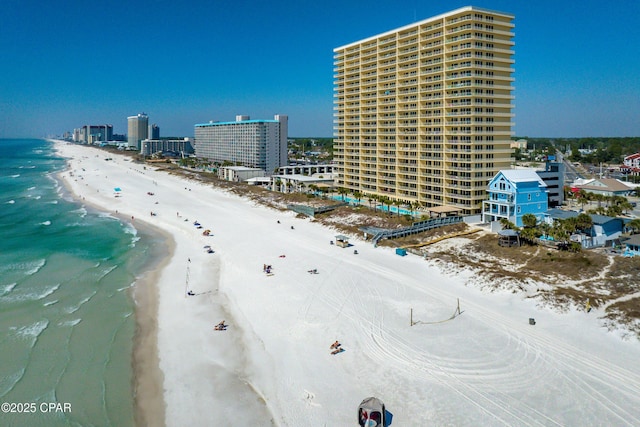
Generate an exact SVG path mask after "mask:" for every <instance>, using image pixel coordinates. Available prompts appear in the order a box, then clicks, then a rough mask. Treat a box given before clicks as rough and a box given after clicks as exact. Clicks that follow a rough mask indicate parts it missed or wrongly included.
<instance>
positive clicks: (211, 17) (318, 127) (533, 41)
mask: <svg viewBox="0 0 640 427" xmlns="http://www.w3.org/2000/svg"><path fill="white" fill-rule="evenodd" d="M467 5H473V6H478V7H483V8H488V9H493V10H497V11H502V12H508V13H512V14H514V15H515V17H516V18H515V25H516V27H515V34H516V37H515V42H516V45H515V52H516V55H515V60H516V63H515V70H516V71H515V75H514V77H515V78H516V81H515V88H516V90H515V97H516V99H515V106H516V108H515V114H516V117H515V120H514V121H515V128H514V131H515V133H516V135H518V136H530V137H533V136H538V137H572V136H575V137H581V136H640V24H639V23H638V17H640V1H638V0H614V1H611V0H609V1H605V0H602V1H600V0H597V1H596V0H583V1H580V2H578V1H563V0H555V1H553V0H540V1H526V0H485V1H476V2H469V1H459V0H396V1H391V0H389V1H382V0H380V1H378V0H368V1H349V0H342V1H337V0H324V1H306V0H296V1H291V0H280V1H274V2H270V1H247V0H239V1H233V2H230V1H203V0H182V1H178V0H171V1H168V0H138V1H121V0H87V1H82V2H79V1H76V0H48V1H42V0H3V1H2V7H1V8H0V22H1V25H0V58H2V62H1V63H0V138H5V137H41V136H45V135H47V134H59V133H62V132H64V131H66V130H72V129H73V128H74V127H80V126H82V125H85V124H100V123H109V124H113V126H114V132H115V133H126V131H127V124H126V117H127V116H129V115H135V114H137V113H140V112H145V113H147V114H148V115H149V121H150V123H156V124H158V126H160V132H161V136H191V135H193V125H194V124H196V123H202V122H207V121H209V120H233V119H234V118H235V115H236V114H245V115H250V116H251V117H252V118H254V119H271V118H273V115H274V114H286V115H288V116H289V136H292V137H295V136H326V137H330V136H332V132H333V131H332V127H333V123H332V121H333V49H334V48H335V47H339V46H342V45H345V44H348V43H351V42H354V41H357V40H360V39H363V38H366V37H369V36H372V35H375V34H378V33H382V32H385V31H388V30H391V29H394V28H397V27H401V26H404V25H407V24H410V23H412V22H415V21H420V20H423V19H426V18H429V17H431V16H434V15H438V14H441V13H444V12H447V11H450V10H453V9H456V8H459V7H463V6H467Z"/></svg>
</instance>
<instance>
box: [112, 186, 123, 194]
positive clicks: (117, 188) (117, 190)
mask: <svg viewBox="0 0 640 427" xmlns="http://www.w3.org/2000/svg"><path fill="white" fill-rule="evenodd" d="M113 191H115V192H116V193H117V192H120V191H122V188H120V187H116V188H114V189H113Z"/></svg>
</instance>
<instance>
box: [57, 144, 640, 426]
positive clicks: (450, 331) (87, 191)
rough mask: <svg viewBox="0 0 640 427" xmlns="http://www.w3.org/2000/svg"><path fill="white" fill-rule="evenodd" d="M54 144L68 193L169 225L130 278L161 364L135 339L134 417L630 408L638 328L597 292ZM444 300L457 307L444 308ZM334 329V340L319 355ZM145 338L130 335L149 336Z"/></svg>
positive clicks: (229, 420) (250, 418)
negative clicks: (496, 288) (507, 278)
mask: <svg viewBox="0 0 640 427" xmlns="http://www.w3.org/2000/svg"><path fill="white" fill-rule="evenodd" d="M56 147H57V149H58V150H59V153H60V155H62V156H64V157H68V158H70V161H69V169H68V170H67V171H66V172H64V173H63V174H62V176H63V178H64V179H65V181H66V182H67V183H68V185H69V187H70V188H71V189H72V191H73V192H74V193H75V194H76V196H77V197H78V198H79V199H80V200H83V201H85V202H86V203H90V204H92V205H94V206H97V207H99V208H100V209H102V210H104V211H106V212H110V213H112V214H114V215H116V211H117V215H119V216H121V217H122V218H124V219H125V220H128V221H132V223H133V224H134V226H136V225H137V224H141V223H148V224H149V225H151V226H153V227H157V228H158V229H160V230H162V231H163V232H165V233H167V234H168V235H170V236H171V239H172V240H173V245H174V247H173V248H172V250H170V252H171V253H172V255H171V257H170V258H169V259H168V260H166V262H164V263H162V264H161V265H160V266H159V269H158V270H157V271H155V272H154V274H152V275H148V276H147V277H146V279H147V283H146V284H145V287H144V289H145V292H149V293H150V294H151V295H146V298H145V301H146V302H144V303H143V304H145V307H147V309H148V310H151V311H150V313H151V314H152V316H151V320H152V321H151V322H148V323H150V324H151V325H147V326H146V327H147V328H150V329H148V330H151V331H154V326H153V323H154V322H153V320H155V321H156V323H157V330H156V332H157V356H158V358H157V360H158V364H159V369H160V370H159V371H158V370H157V369H155V368H154V367H153V366H148V365H153V364H154V362H153V360H146V359H145V358H144V354H145V353H144V351H143V352H142V353H141V354H142V355H143V356H142V358H143V359H144V360H145V361H146V362H147V363H146V367H144V366H143V368H140V363H143V362H141V361H140V360H139V358H138V359H137V362H136V366H137V368H136V369H137V370H136V372H137V375H141V376H143V377H144V378H141V379H140V382H139V387H138V393H139V395H140V396H139V397H140V398H141V400H142V401H143V402H145V403H143V404H142V405H141V410H142V411H143V412H144V414H143V415H142V418H139V419H144V420H147V421H148V420H153V422H152V423H151V424H153V425H157V423H158V422H161V421H162V418H163V417H164V422H165V424H166V425H167V426H171V427H173V426H176V427H178V426H212V425H213V426H215V425H224V426H272V425H273V426H357V425H358V422H357V407H358V404H359V403H360V402H361V401H362V399H364V398H366V397H369V396H376V397H378V398H380V399H381V400H382V401H383V402H384V403H385V404H386V408H387V410H388V411H389V412H390V413H392V414H393V423H392V425H394V426H399V427H400V426H421V425H435V426H443V425H450V426H478V425H482V426H497V425H509V426H514V425H519V426H525V425H527V426H528V425H531V426H538V425H616V426H624V425H630V426H631V425H640V364H639V363H638V360H640V342H638V340H637V339H623V338H621V336H620V334H617V333H615V332H608V331H607V330H606V329H605V328H602V327H601V325H600V323H599V321H598V315H599V313H598V311H597V310H592V311H591V312H590V313H586V312H584V311H577V310H574V311H569V312H565V313H559V312H556V311H554V310H552V309H550V308H540V307H537V306H536V303H535V301H532V300H530V299H526V298H525V297H524V296H523V295H519V294H514V293H507V292H493V293H489V292H483V291H481V290H480V289H478V288H476V287H473V286H468V285H466V282H467V279H468V276H469V274H470V273H468V272H462V273H460V272H457V273H453V272H447V271H443V270H442V267H439V266H437V265H436V264H435V263H434V262H431V261H428V260H425V259H422V258H420V257H417V256H413V255H409V256H405V257H400V256H397V255H395V253H394V251H393V250H392V249H389V248H383V247H378V248H374V247H373V246H372V245H371V244H370V243H366V242H363V241H362V240H361V236H349V237H350V238H351V243H352V244H353V246H352V247H350V248H344V249H343V248H339V247H337V246H336V245H330V241H331V240H333V239H334V238H335V235H336V234H338V233H336V232H335V231H333V230H331V229H329V228H327V227H324V226H322V225H320V224H317V223H314V222H313V221H311V220H309V219H301V218H296V217H295V214H294V213H293V212H280V211H276V210H274V209H270V208H266V207H263V206H259V205H256V204H254V203H253V202H251V201H249V200H245V199H243V198H240V197H238V196H236V195H232V194H229V193H226V192H224V191H222V190H220V189H216V188H213V187H210V186H208V185H205V184H200V183H197V182H194V181H191V180H186V179H184V178H181V177H178V176H174V175H169V174H167V173H165V172H159V171H155V170H154V168H153V167H152V166H149V165H147V166H146V167H145V166H143V165H141V164H136V163H133V162H131V161H130V160H129V158H127V157H124V156H121V155H113V154H111V153H107V152H104V151H101V150H97V149H93V148H90V147H83V146H76V145H72V144H66V143H57V144H56ZM106 158H111V159H112V160H106ZM114 188H119V189H120V191H117V192H116V191H114ZM149 193H152V194H149ZM116 196H117V197H116ZM152 213H153V214H154V215H152ZM194 221H198V222H199V223H200V224H201V226H202V227H203V228H197V227H196V226H194ZM278 221H279V222H280V223H278ZM205 229H209V230H211V235H210V236H204V235H203V234H202V233H203V230H205ZM449 244H451V242H450V243H449ZM206 246H210V247H211V248H212V249H213V250H214V253H208V252H207V251H206ZM354 249H357V251H358V254H357V255H355V254H354V253H353V250H354ZM265 264H267V265H271V266H272V268H273V275H266V274H265V273H264V272H263V267H264V265H265ZM312 269H317V272H318V274H311V273H309V272H308V271H309V270H312ZM136 286H138V285H136ZM187 288H188V290H191V291H193V293H194V294H195V295H193V296H189V295H186V291H187ZM137 292H138V290H137V291H136V293H137ZM155 298H157V318H155V319H154V316H153V314H154V313H153V312H154V311H155V309H154V307H155V305H154V303H153V300H154V299H155ZM149 301H151V302H149ZM458 301H459V302H460V308H461V310H462V314H461V315H459V316H457V317H455V318H454V319H452V320H448V321H447V319H449V318H450V317H451V315H452V314H453V313H454V311H455V309H456V307H457V304H458ZM411 309H413V320H414V321H417V323H416V324H415V325H413V326H411V325H410V311H411ZM529 318H535V319H536V325H535V326H534V325H530V324H529V322H528V320H529ZM222 319H224V320H225V321H226V323H227V324H228V327H227V329H226V330H225V331H215V330H214V326H215V325H216V324H217V323H218V322H219V321H221V320H222ZM336 340H338V341H339V342H340V343H341V347H342V348H344V350H345V351H344V352H342V353H339V354H336V355H332V354H331V353H330V348H329V346H330V345H331V343H333V342H334V341H336ZM153 341H154V340H153V337H151V339H148V340H145V341H144V343H143V344H141V345H143V346H147V348H150V349H152V351H153V349H154V347H155V343H154V342H153ZM139 345H140V344H139ZM143 365H144V363H143ZM156 386H157V389H156V390H155V391H154V387H156ZM151 424H150V425H151Z"/></svg>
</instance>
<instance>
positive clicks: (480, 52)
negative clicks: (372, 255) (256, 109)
mask: <svg viewBox="0 0 640 427" xmlns="http://www.w3.org/2000/svg"><path fill="white" fill-rule="evenodd" d="M513 19H514V16H513V15H510V14H506V13H501V12H495V11H490V10H486V9H480V8H477V7H472V6H468V7H464V8H461V9H457V10H454V11H452V12H448V13H445V14H442V15H439V16H435V17H433V18H429V19H426V20H424V21H420V22H417V23H415V24H411V25H407V26H405V27H402V28H398V29H396V30H392V31H388V32H386V33H383V34H379V35H376V36H373V37H369V38H367V39H364V40H360V41H357V42H354V43H351V44H348V45H345V46H342V47H338V48H336V49H334V159H335V161H336V170H337V172H338V185H339V186H341V187H344V188H346V189H347V190H348V191H351V192H356V191H357V192H360V193H362V194H363V195H365V196H366V195H381V196H388V197H389V198H391V199H392V200H402V201H407V202H419V203H420V204H421V205H422V206H424V207H427V208H432V207H439V206H445V207H447V208H457V209H458V210H459V212H460V213H462V214H465V215H468V214H477V213H480V211H481V208H482V201H483V200H484V199H485V198H486V191H485V190H486V186H487V183H488V181H489V180H490V179H491V178H492V177H493V176H494V175H495V174H496V173H497V172H498V170H500V169H505V168H508V167H509V164H510V154H511V149H510V148H509V144H510V137H511V134H512V131H511V127H512V124H513V123H512V118H513V114H512V109H513V96H512V92H513V86H512V82H513V80H514V79H513V77H512V74H513V63H514V60H513V59H512V57H513V54H514V52H513V45H514V42H513V40H512V39H513V36H514V34H513V28H514V25H513ZM445 209H446V208H445Z"/></svg>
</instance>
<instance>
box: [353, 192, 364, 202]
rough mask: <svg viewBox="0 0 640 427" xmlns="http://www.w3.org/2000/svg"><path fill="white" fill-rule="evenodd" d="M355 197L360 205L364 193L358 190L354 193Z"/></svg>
mask: <svg viewBox="0 0 640 427" xmlns="http://www.w3.org/2000/svg"><path fill="white" fill-rule="evenodd" d="M353 197H354V198H355V199H356V201H357V202H358V204H360V199H362V193H361V192H360V191H358V190H356V191H354V192H353Z"/></svg>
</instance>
